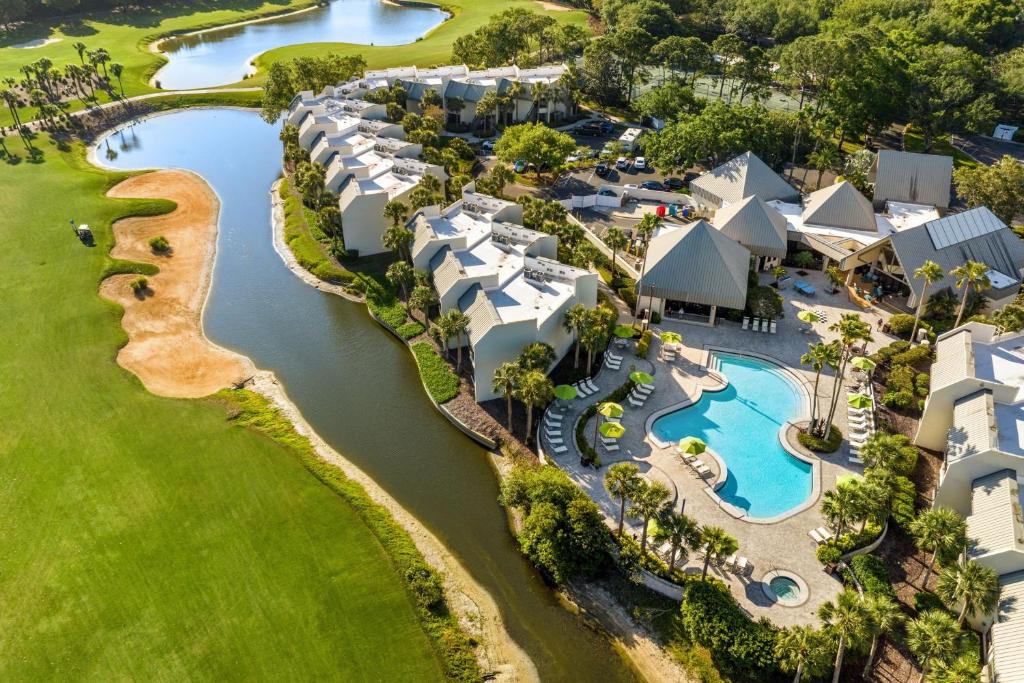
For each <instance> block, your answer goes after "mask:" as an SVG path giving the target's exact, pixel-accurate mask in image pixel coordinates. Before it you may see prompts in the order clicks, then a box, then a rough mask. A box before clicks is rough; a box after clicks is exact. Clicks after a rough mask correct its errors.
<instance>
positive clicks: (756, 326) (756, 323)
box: [750, 318, 761, 332]
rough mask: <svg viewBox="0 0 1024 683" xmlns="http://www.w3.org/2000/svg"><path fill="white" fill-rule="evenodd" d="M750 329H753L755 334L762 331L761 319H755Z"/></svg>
mask: <svg viewBox="0 0 1024 683" xmlns="http://www.w3.org/2000/svg"><path fill="white" fill-rule="evenodd" d="M750 329H752V330H753V331H754V332H757V331H758V330H760V329H761V319H760V318H754V320H753V321H752V322H751V323H750Z"/></svg>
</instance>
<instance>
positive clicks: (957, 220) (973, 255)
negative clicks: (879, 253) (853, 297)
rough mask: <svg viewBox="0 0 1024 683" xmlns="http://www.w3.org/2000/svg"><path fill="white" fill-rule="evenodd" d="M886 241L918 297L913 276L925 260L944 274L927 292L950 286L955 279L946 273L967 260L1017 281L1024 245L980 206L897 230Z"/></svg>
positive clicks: (921, 282) (921, 285) (919, 287)
mask: <svg viewBox="0 0 1024 683" xmlns="http://www.w3.org/2000/svg"><path fill="white" fill-rule="evenodd" d="M890 239H891V240H892V248H893V250H894V251H895V252H896V256H897V257H898V258H899V260H900V265H902V266H903V270H904V271H905V272H906V273H907V282H908V284H909V285H910V288H911V289H913V290H914V293H915V294H917V295H918V296H920V295H921V292H922V290H923V289H924V280H922V279H920V278H915V277H914V276H913V274H914V271H915V270H917V269H918V268H919V267H921V265H922V264H923V263H924V262H925V261H934V262H935V263H938V264H939V265H940V266H941V267H942V269H943V270H944V271H945V272H946V276H945V277H943V278H942V279H941V280H939V281H938V282H935V283H933V284H931V285H928V291H929V292H937V291H939V290H941V289H945V288H946V287H953V286H954V285H955V284H956V278H955V277H953V276H951V275H950V274H949V271H951V270H953V269H954V268H957V267H959V266H962V265H963V264H964V263H966V262H967V261H977V262H978V263H984V264H985V265H987V266H988V267H989V268H991V269H992V270H995V271H998V272H1000V273H1002V274H1003V275H1006V276H1008V277H1009V278H1012V279H1013V280H1015V281H1017V282H1019V281H1020V269H1021V267H1022V266H1024V242H1022V241H1021V239H1020V238H1019V237H1017V236H1016V235H1015V234H1013V231H1012V230H1010V229H1009V228H1007V227H1006V225H1005V224H1004V223H1003V222H1002V221H1000V220H999V219H998V218H996V217H995V215H994V214H993V213H992V212H991V211H989V210H988V209H987V208H985V207H983V206H980V207H978V208H976V209H971V210H969V211H964V212H963V213H958V214H951V215H949V216H946V217H945V218H940V219H938V220H935V221H930V222H928V223H925V224H923V225H919V226H916V227H913V228H909V229H907V230H900V231H899V232H896V233H893V235H892V237H891V238H890Z"/></svg>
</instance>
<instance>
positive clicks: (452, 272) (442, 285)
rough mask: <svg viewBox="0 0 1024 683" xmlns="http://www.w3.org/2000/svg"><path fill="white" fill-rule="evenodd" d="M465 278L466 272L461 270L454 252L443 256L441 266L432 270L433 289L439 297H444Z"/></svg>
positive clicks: (460, 264)
mask: <svg viewBox="0 0 1024 683" xmlns="http://www.w3.org/2000/svg"><path fill="white" fill-rule="evenodd" d="M465 276H466V271H465V270H463V268H462V263H460V262H459V259H458V257H456V256H455V252H454V251H449V252H447V253H446V254H445V255H444V260H443V261H441V265H440V266H438V267H437V268H435V269H434V287H435V288H436V289H437V293H438V294H439V295H441V296H444V295H445V294H446V293H447V292H448V290H450V289H451V288H452V287H454V286H455V285H456V283H458V281H459V280H461V279H462V278H464V277H465Z"/></svg>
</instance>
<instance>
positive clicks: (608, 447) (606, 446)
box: [602, 443, 619, 451]
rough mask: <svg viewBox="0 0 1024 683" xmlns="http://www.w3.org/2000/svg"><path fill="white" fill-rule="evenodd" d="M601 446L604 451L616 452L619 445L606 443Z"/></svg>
mask: <svg viewBox="0 0 1024 683" xmlns="http://www.w3.org/2000/svg"><path fill="white" fill-rule="evenodd" d="M602 445H603V446H604V449H605V450H606V451H617V450H619V445H618V444H615V443H613V444H607V443H606V444H602Z"/></svg>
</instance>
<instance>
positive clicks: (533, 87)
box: [530, 81, 551, 123]
mask: <svg viewBox="0 0 1024 683" xmlns="http://www.w3.org/2000/svg"><path fill="white" fill-rule="evenodd" d="M550 95H551V86H549V85H548V84H547V83H544V82H543V81H538V82H537V83H531V84H530V99H531V100H533V108H532V109H531V110H530V111H531V114H532V115H533V122H534V123H537V121H538V120H540V104H541V102H543V103H544V104H547V101H548V97H549V96H550ZM548 115H549V116H550V112H549V113H548Z"/></svg>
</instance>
